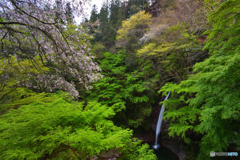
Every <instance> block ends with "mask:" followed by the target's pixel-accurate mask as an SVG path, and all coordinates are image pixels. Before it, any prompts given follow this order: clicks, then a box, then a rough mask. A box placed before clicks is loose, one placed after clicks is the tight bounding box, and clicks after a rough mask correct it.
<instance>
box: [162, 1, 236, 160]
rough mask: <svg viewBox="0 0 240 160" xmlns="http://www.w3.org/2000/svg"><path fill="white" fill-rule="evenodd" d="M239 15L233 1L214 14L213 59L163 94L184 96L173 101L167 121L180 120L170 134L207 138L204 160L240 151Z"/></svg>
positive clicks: (210, 45)
mask: <svg viewBox="0 0 240 160" xmlns="http://www.w3.org/2000/svg"><path fill="white" fill-rule="evenodd" d="M239 9H240V4H239V2H238V1H235V0H227V1H225V2H223V3H222V4H220V5H219V7H218V8H217V9H215V10H213V11H212V12H211V13H210V16H209V17H208V20H209V22H211V23H212V24H213V29H211V30H208V31H207V32H206V33H207V34H208V41H207V42H206V45H205V46H204V49H209V53H210V54H211V55H212V56H211V57H210V58H208V59H206V60H205V61H203V62H200V63H197V64H196V65H195V66H194V71H195V72H197V73H196V74H195V75H191V76H190V77H189V78H188V80H186V81H182V82H181V83H180V84H179V85H178V86H176V85H173V84H168V85H166V86H165V87H163V88H162V89H161V91H164V92H168V91H173V92H174V93H177V94H178V95H175V94H174V93H173V96H172V98H170V99H169V100H168V101H167V102H168V105H167V108H169V109H168V111H167V112H166V117H167V118H172V120H175V123H174V124H172V126H171V127H170V128H171V131H170V134H171V135H174V134H177V135H180V134H182V135H184V134H185V133H187V132H188V131H187V129H192V130H194V131H195V132H197V133H200V134H203V136H202V139H201V144H200V147H201V149H200V154H199V159H203V158H204V159H209V158H210V157H209V152H210V151H218V152H221V151H226V150H227V149H228V147H229V146H239V145H240V143H239V142H240V137H239V133H238V131H239V129H240V128H239V122H240V116H239V115H240V108H239V104H240V101H239V96H240V90H239V87H240V84H239V82H240V70H239V68H240V66H239V64H240V63H239V62H240V57H239V51H240V50H239V49H240V45H239V43H238V42H239V40H240V39H239V38H240V36H239V27H240V23H236V21H239V18H240V16H239V13H238V11H239ZM183 95H188V96H184V97H183ZM186 99H187V100H186ZM231 149H235V150H237V147H235V148H231Z"/></svg>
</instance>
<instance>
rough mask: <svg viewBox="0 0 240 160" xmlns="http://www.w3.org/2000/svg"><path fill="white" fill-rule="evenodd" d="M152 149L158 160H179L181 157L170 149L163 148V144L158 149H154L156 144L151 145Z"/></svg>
mask: <svg viewBox="0 0 240 160" xmlns="http://www.w3.org/2000/svg"><path fill="white" fill-rule="evenodd" d="M149 146H150V148H151V149H153V150H154V153H155V154H156V155H157V157H158V160H179V157H178V156H177V155H176V154H175V153H173V152H172V151H171V150H169V149H168V148H165V147H163V146H162V145H161V144H160V146H159V147H158V148H157V149H154V143H149Z"/></svg>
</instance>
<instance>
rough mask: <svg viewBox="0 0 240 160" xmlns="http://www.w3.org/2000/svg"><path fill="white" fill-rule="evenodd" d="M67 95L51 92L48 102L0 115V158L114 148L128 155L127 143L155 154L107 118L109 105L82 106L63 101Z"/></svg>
mask: <svg viewBox="0 0 240 160" xmlns="http://www.w3.org/2000/svg"><path fill="white" fill-rule="evenodd" d="M66 96H67V95H65V94H64V93H58V94H50V95H48V96H47V97H49V98H51V101H47V102H42V103H30V104H28V105H23V106H21V107H20V108H18V109H12V110H10V111H8V113H6V114H4V115H2V116H0V119H1V121H0V154H1V159H3V160H5V159H6V160H11V159H19V160H23V159H40V158H44V157H45V158H46V157H48V158H50V157H54V158H58V159H61V158H64V157H68V158H73V159H74V158H77V157H78V158H80V159H86V157H89V156H93V155H99V154H100V153H101V152H102V151H108V150H115V149H119V150H120V151H121V150H122V152H123V153H124V154H125V155H126V156H127V155H131V154H130V153H129V152H130V151H131V150H130V149H129V147H130V146H132V147H133V148H132V149H133V150H135V152H137V151H138V150H141V152H138V154H137V155H139V156H143V157H145V156H146V157H147V156H150V157H151V156H153V157H154V155H153V153H151V151H147V150H145V149H144V148H146V146H143V147H141V146H139V142H138V143H135V142H132V140H131V138H130V137H131V136H132V131H130V130H128V129H126V130H124V129H122V128H120V127H117V126H114V124H113V122H112V121H110V120H108V118H111V117H112V116H113V115H114V114H115V112H114V111H113V109H112V108H111V107H107V106H103V105H101V104H100V103H96V102H90V103H88V104H87V106H84V105H83V103H79V102H74V101H66V99H68V98H67V97H66ZM47 97H46V98H47ZM143 150H144V151H143ZM131 152H132V151H131Z"/></svg>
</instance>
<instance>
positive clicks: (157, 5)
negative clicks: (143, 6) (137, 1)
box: [146, 0, 161, 17]
mask: <svg viewBox="0 0 240 160" xmlns="http://www.w3.org/2000/svg"><path fill="white" fill-rule="evenodd" d="M160 10H161V2H160V0H156V1H155V2H154V3H153V4H152V5H151V6H150V7H148V9H147V10H146V12H147V13H150V14H151V15H152V17H158V16H159V14H160Z"/></svg>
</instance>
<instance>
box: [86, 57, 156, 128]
mask: <svg viewBox="0 0 240 160" xmlns="http://www.w3.org/2000/svg"><path fill="white" fill-rule="evenodd" d="M104 56H105V58H104V59H102V60H100V61H99V63H100V67H101V69H102V74H103V75H104V76H105V77H104V78H102V79H100V80H99V81H97V82H96V83H93V85H92V86H93V89H92V90H89V91H88V92H86V93H87V94H86V96H85V97H86V99H87V100H88V101H90V100H96V101H98V102H100V103H101V104H107V105H109V106H112V107H113V108H114V110H115V111H116V112H119V111H121V112H120V113H118V114H117V115H116V117H118V118H122V119H123V120H124V121H128V122H127V124H125V125H130V126H134V127H138V126H139V125H140V124H141V123H142V122H143V120H144V118H145V117H147V116H149V114H150V112H151V103H152V102H153V100H151V98H152V97H151V96H152V95H151V94H149V89H148V88H146V87H145V85H144V82H143V77H144V73H143V72H139V71H137V70H134V71H133V72H129V71H128V70H127V68H126V66H125V61H124V59H125V57H126V53H124V52H119V53H118V54H112V53H109V52H106V53H104ZM123 109H125V110H124V111H123ZM136 112H138V114H135V113H136ZM122 116H124V117H125V118H124V117H122ZM124 123H126V122H124ZM121 125H123V123H122V121H121Z"/></svg>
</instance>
